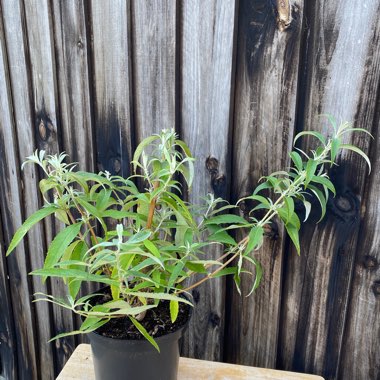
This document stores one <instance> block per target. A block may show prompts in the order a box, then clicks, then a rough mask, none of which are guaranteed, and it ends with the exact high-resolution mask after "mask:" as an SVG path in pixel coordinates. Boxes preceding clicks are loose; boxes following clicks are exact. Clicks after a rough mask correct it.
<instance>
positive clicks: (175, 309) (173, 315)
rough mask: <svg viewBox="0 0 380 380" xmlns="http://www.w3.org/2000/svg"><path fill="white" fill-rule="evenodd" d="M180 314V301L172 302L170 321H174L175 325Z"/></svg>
mask: <svg viewBox="0 0 380 380" xmlns="http://www.w3.org/2000/svg"><path fill="white" fill-rule="evenodd" d="M178 312H179V302H178V301H173V300H172V301H170V319H171V320H172V323H174V322H175V321H176V320H177V317H178Z"/></svg>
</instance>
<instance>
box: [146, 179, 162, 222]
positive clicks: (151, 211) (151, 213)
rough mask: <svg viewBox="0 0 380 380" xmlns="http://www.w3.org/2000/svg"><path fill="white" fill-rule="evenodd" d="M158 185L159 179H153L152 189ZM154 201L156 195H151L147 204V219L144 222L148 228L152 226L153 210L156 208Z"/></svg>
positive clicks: (155, 200)
mask: <svg viewBox="0 0 380 380" xmlns="http://www.w3.org/2000/svg"><path fill="white" fill-rule="evenodd" d="M159 185H160V183H159V181H155V182H154V183H153V191H154V190H156V189H157V188H158V186H159ZM156 202H157V196H156V197H153V198H152V200H151V201H150V204H149V211H148V220H147V222H146V228H147V229H150V228H151V227H152V222H153V216H154V210H155V208H156Z"/></svg>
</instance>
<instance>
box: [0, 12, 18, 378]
mask: <svg viewBox="0 0 380 380" xmlns="http://www.w3.org/2000/svg"><path fill="white" fill-rule="evenodd" d="M2 16H3V15H2V10H1V6H0V115H1V118H0V157H1V161H0V178H1V179H2V180H1V182H0V189H1V193H2V194H5V193H6V192H7V188H8V187H7V186H8V183H7V182H5V183H4V179H5V178H7V177H6V175H7V174H8V170H9V166H8V165H7V164H6V153H8V150H7V149H6V144H8V143H9V139H8V136H9V133H6V132H5V130H7V129H8V130H9V129H12V126H13V116H12V100H11V98H10V91H9V90H10V85H9V80H8V78H9V71H8V67H7V57H6V49H5V41H4V30H3V24H2ZM11 159H12V157H11ZM11 164H12V161H11ZM17 195H18V194H17ZM7 198H8V197H0V310H1V312H0V377H1V376H3V377H4V378H5V379H16V377H17V348H16V344H17V343H16V342H17V341H16V335H15V330H14V321H15V320H16V318H15V317H14V315H13V311H12V296H11V291H10V285H11V281H10V277H9V274H8V273H9V272H8V266H7V262H6V258H5V250H6V249H5V247H4V245H5V239H4V238H5V236H4V234H3V223H2V218H3V217H4V214H6V210H7V206H6V203H4V201H5V202H6V201H7V200H8V199H7ZM8 238H9V237H8ZM11 269H12V268H11Z"/></svg>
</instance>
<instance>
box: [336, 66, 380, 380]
mask: <svg viewBox="0 0 380 380" xmlns="http://www.w3.org/2000/svg"><path fill="white" fill-rule="evenodd" d="M377 60H378V59H377ZM379 63H380V62H379V60H378V64H379ZM374 126H375V127H376V131H374V136H375V140H374V142H373V145H374V146H373V149H371V157H370V158H371V161H372V164H373V174H372V175H371V177H370V178H369V179H368V178H367V179H366V181H367V182H369V183H368V185H367V189H366V192H365V196H364V201H363V206H362V215H363V221H362V225H361V227H360V233H359V240H358V245H357V253H356V258H355V263H354V274H353V281H352V286H351V292H350V296H349V298H350V301H349V307H348V310H347V323H346V328H345V332H344V337H343V341H344V344H343V347H342V357H341V360H340V365H339V376H338V378H339V379H342V380H343V379H348V378H352V379H371V380H372V379H373V380H375V379H378V378H379V376H380V354H379V337H380V302H379V300H380V281H379V279H380V265H379V263H380V254H379V250H378V247H379V244H380V239H379V234H378V233H377V232H378V231H379V228H380V226H379V224H380V220H379V213H380V202H379V194H380V177H379V175H378V173H379V171H380V154H379V153H380V144H379V141H380V139H379V137H380V136H379V130H378V126H379V119H377V121H376V123H375V124H374Z"/></svg>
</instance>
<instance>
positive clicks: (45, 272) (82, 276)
mask: <svg viewBox="0 0 380 380" xmlns="http://www.w3.org/2000/svg"><path fill="white" fill-rule="evenodd" d="M30 274H31V275H34V276H44V277H60V278H64V279H65V278H66V279H67V278H70V277H75V278H76V279H77V280H83V281H92V282H100V283H102V284H108V285H118V283H119V282H118V281H117V280H113V279H110V278H108V277H107V276H103V275H99V274H91V273H88V272H85V271H82V270H79V269H62V268H46V269H45V268H44V269H36V270H34V271H33V272H31V273H30Z"/></svg>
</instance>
